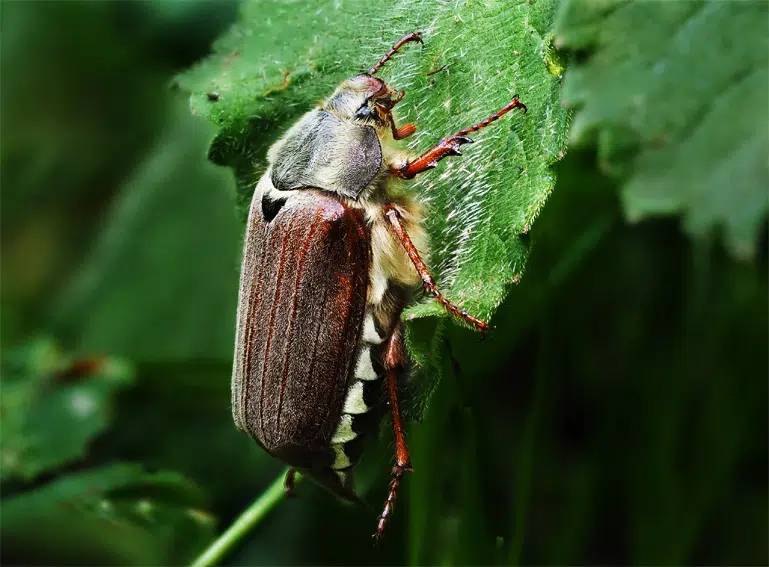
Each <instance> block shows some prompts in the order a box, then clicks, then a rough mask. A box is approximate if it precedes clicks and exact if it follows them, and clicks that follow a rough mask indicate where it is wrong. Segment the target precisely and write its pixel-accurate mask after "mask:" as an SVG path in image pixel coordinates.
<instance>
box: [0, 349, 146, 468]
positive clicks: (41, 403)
mask: <svg viewBox="0 0 769 567" xmlns="http://www.w3.org/2000/svg"><path fill="white" fill-rule="evenodd" d="M132 379H133V373H132V371H131V369H130V368H129V367H128V366H127V365H126V364H125V363H123V362H121V361H119V360H116V359H111V358H92V359H84V360H78V361H73V360H70V359H68V358H67V357H65V356H64V355H63V354H62V353H61V352H60V351H59V350H58V349H57V348H56V347H55V346H54V345H53V344H52V343H51V342H50V341H47V340H43V339H40V340H37V341H34V342H32V343H30V344H28V345H26V346H24V347H21V348H18V349H16V350H13V351H10V352H7V353H5V354H4V356H3V379H2V382H1V383H0V387H1V388H2V397H0V408H1V411H2V414H1V415H2V428H1V429H0V431H2V446H3V450H2V477H3V479H6V478H18V479H22V480H31V479H34V478H36V477H37V476H38V475H40V474H41V473H43V472H46V471H48V470H50V469H52V468H54V467H57V466H61V465H64V464H67V463H70V462H72V461H74V460H77V459H79V458H81V457H83V456H85V455H86V452H87V449H88V444H89V442H90V441H92V440H93V439H94V438H95V437H96V436H97V435H98V434H100V433H102V432H103V431H104V430H105V429H106V428H107V426H108V425H109V423H110V421H111V414H112V405H113V401H114V397H115V395H116V394H117V392H118V391H119V390H121V389H122V388H124V387H125V386H126V385H127V384H129V383H130V382H131V381H132Z"/></svg>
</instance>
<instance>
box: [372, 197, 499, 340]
mask: <svg viewBox="0 0 769 567" xmlns="http://www.w3.org/2000/svg"><path fill="white" fill-rule="evenodd" d="M385 216H386V217H387V221H388V222H389V223H390V228H391V229H392V231H393V232H394V233H395V236H397V237H398V239H399V240H400V241H401V244H402V245H403V248H405V250H406V254H408V256H409V258H410V259H411V262H412V263H413V264H414V267H415V268H416V270H417V273H418V274H419V277H421V278H422V285H423V286H424V288H425V291H426V292H427V293H429V294H430V295H432V296H433V297H434V298H435V299H437V300H438V303H440V304H441V305H443V307H444V308H445V309H446V310H447V311H448V312H449V313H451V314H452V315H454V316H456V317H459V318H460V319H463V320H464V321H466V322H467V323H469V324H470V325H472V326H474V327H475V328H476V329H477V330H478V331H479V332H480V333H481V334H483V333H485V332H486V331H488V329H489V325H488V323H485V322H483V321H481V320H480V319H476V318H475V317H473V316H472V315H469V314H468V313H467V312H466V311H463V310H462V309H460V308H459V307H457V306H456V305H454V304H453V303H451V302H450V301H449V300H448V299H446V298H445V297H443V294H441V292H440V290H439V289H438V286H436V285H435V280H433V277H432V276H431V275H430V272H429V271H428V270H427V266H425V263H424V262H423V261H422V258H420V257H419V252H418V251H417V248H416V246H414V243H413V242H412V241H411V238H410V237H409V235H408V233H407V232H406V230H405V229H404V228H403V225H402V224H401V221H400V213H398V211H397V209H396V208H395V207H392V206H388V207H385Z"/></svg>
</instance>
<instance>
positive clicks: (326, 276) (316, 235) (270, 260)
mask: <svg viewBox="0 0 769 567" xmlns="http://www.w3.org/2000/svg"><path fill="white" fill-rule="evenodd" d="M265 177H266V176H265ZM262 181H263V182H266V183H268V184H269V181H267V180H265V179H263V180H262ZM260 185H262V183H260ZM275 195H279V198H278V199H275V198H274V196H275ZM265 200H267V201H268V202H266V203H265V202H264V201H265ZM281 200H282V203H281ZM248 223H249V224H248V231H247V234H246V243H245V251H244V258H243V265H242V271H241V283H240V301H239V306H240V308H241V311H239V313H238V329H237V340H236V345H235V364H234V371H233V415H234V418H235V422H236V425H237V426H238V427H239V428H240V429H243V430H244V431H246V432H248V433H249V434H250V435H251V436H252V437H254V439H256V440H257V441H258V442H259V443H260V444H261V445H263V446H264V447H265V449H267V450H268V451H269V452H270V453H272V454H273V455H275V456H276V457H278V458H280V459H282V460H284V461H286V462H287V463H289V464H291V465H293V466H297V467H301V468H312V469H317V468H318V467H319V466H322V465H323V464H325V466H331V465H332V464H333V459H334V457H333V452H332V451H331V450H330V447H329V446H330V443H331V439H332V436H333V434H334V432H335V430H336V429H337V426H338V424H339V421H340V416H341V415H342V413H343V410H344V405H345V402H346V399H347V398H348V390H349V385H350V384H352V383H353V381H354V373H355V369H356V364H357V361H358V352H359V350H360V348H359V345H360V337H361V334H362V329H363V318H364V313H365V309H366V293H367V286H368V273H369V264H370V241H369V240H370V239H369V232H368V228H367V226H366V223H365V220H364V215H363V212H362V211H361V210H359V209H355V208H351V207H348V206H346V205H344V204H343V203H342V202H341V201H340V200H338V199H337V198H335V197H334V196H333V195H330V194H328V193H322V192H320V191H315V190H309V189H308V190H303V191H296V192H291V193H287V194H286V196H285V197H283V195H282V194H280V193H278V192H274V191H271V192H269V193H266V192H264V191H259V188H257V193H256V196H255V198H254V201H253V203H252V205H251V211H250V214H249V221H248Z"/></svg>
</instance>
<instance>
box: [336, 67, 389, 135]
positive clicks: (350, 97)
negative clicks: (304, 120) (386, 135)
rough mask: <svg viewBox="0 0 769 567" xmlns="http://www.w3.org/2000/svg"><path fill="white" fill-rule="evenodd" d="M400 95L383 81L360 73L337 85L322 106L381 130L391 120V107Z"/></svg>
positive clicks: (345, 117)
mask: <svg viewBox="0 0 769 567" xmlns="http://www.w3.org/2000/svg"><path fill="white" fill-rule="evenodd" d="M402 98H403V91H401V92H398V91H395V90H393V89H391V88H390V87H388V86H387V84H386V83H385V82H384V81H382V80H380V79H377V78H376V77H372V76H371V75H368V74H363V75H358V76H356V77H353V78H351V79H347V80H346V81H345V82H343V83H342V84H341V85H339V87H338V88H337V89H336V91H334V94H332V95H331V97H329V99H328V100H327V101H326V103H325V105H324V106H325V108H326V109H328V110H330V111H332V112H333V113H334V114H336V115H337V116H338V117H339V118H342V119H344V120H350V121H353V122H358V123H360V124H366V125H369V126H373V127H374V128H376V129H377V130H380V129H382V130H384V129H386V128H388V126H389V125H390V123H391V121H392V109H393V107H394V106H395V105H396V104H397V103H398V102H399V101H400V100H401V99H402Z"/></svg>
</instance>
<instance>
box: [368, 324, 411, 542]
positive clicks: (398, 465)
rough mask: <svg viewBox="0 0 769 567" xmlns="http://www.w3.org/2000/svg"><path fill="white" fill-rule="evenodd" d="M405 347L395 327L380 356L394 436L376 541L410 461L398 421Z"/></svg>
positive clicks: (393, 503) (400, 424)
mask: <svg viewBox="0 0 769 567" xmlns="http://www.w3.org/2000/svg"><path fill="white" fill-rule="evenodd" d="M405 349H406V347H405V345H404V344H403V324H402V323H399V324H398V326H397V327H395V330H394V331H393V333H392V335H391V336H390V340H389V342H388V343H387V350H386V351H385V356H384V367H385V374H386V376H387V392H388V395H389V400H390V411H391V412H392V419H393V432H394V434H395V465H394V466H393V469H392V480H390V489H389V492H388V494H387V499H386V500H385V505H384V509H383V510H382V513H381V514H380V516H379V520H378V521H377V526H376V533H374V537H375V538H376V539H377V540H378V539H379V538H380V537H381V536H382V533H383V532H384V529H385V526H386V525H387V519H388V518H389V517H390V515H391V514H392V513H393V510H394V508H395V498H396V497H397V495H398V486H399V485H400V481H401V478H402V477H403V475H404V474H405V473H406V472H411V470H412V469H411V457H410V456H409V450H408V448H407V447H406V438H405V436H404V435H403V422H402V421H401V412H400V406H399V405H398V374H399V372H401V371H402V370H403V368H404V367H405V365H406V350H405Z"/></svg>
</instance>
